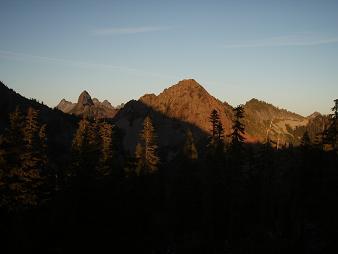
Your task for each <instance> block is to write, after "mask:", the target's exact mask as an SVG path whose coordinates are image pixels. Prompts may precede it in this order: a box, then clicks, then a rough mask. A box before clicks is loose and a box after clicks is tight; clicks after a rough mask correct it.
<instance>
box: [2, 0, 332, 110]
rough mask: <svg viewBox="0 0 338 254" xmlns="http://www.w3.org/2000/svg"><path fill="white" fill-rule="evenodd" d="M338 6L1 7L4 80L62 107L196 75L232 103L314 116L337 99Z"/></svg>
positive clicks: (117, 97)
mask: <svg viewBox="0 0 338 254" xmlns="http://www.w3.org/2000/svg"><path fill="white" fill-rule="evenodd" d="M337 13H338V1H329V0H321V1H320V0H318V1H312V0H307V1H302V0H298V1H287V0H284V1H273V0H270V1H254V0H247V1H241V0H234V1H226V0H224V1H212V0H210V1H198V0H195V1H184V0H180V1H175V0H172V1H161V0H157V1H141V0H138V1H127V0H123V1H100V0H95V1H94V0H92V1H85V0H82V1H66V0H59V1H52V0H50V1H49V0H41V1H33V0H32V1H29V0H22V1H16V0H9V1H3V0H0V15H1V22H0V34H1V39H0V80H2V81H3V82H4V83H5V84H6V85H8V86H9V87H11V88H13V89H15V90H16V91H18V92H19V93H21V94H22V95H24V96H26V97H34V98H37V99H38V100H41V101H44V102H45V103H47V104H48V105H50V106H55V105H56V104H57V103H58V102H59V101H60V100H61V99H62V98H66V99H68V100H72V101H75V100H77V97H78V95H79V94H80V92H81V91H82V90H84V89H86V90H88V91H89V92H90V94H91V95H92V96H93V97H97V98H99V99H100V100H104V99H108V100H109V101H111V102H112V104H113V105H117V104H120V103H121V102H126V101H128V100H130V99H137V98H139V97H140V96H142V95H143V94H144V93H156V94H157V93H159V92H161V91H162V90H163V89H164V88H166V87H168V86H170V85H172V84H175V83H177V82H178V81H179V80H181V79H184V78H194V79H196V80H197V81H198V82H199V83H201V84H202V85H203V86H204V87H205V88H206V89H207V90H208V91H209V92H210V93H211V94H212V95H214V96H215V97H217V98H218V99H220V100H222V101H227V102H228V103H230V104H232V105H237V104H240V103H244V102H245V101H247V100H249V99H251V98H253V97H255V98H258V99H261V100H265V101H267V102H271V103H273V104H275V105H277V106H279V107H283V108H287V109H289V110H291V111H295V112H297V113H300V114H303V115H308V114H310V113H312V112H313V111H315V110H317V111H319V112H322V113H328V112H329V110H330V108H331V106H332V104H333V102H332V101H333V99H336V98H337V97H338V15H337Z"/></svg>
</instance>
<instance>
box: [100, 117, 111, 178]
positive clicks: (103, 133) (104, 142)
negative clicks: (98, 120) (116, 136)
mask: <svg viewBox="0 0 338 254" xmlns="http://www.w3.org/2000/svg"><path fill="white" fill-rule="evenodd" d="M99 135H100V140H101V151H100V159H99V167H98V174H99V175H107V174H110V173H111V170H112V163H113V126H112V125H111V124H109V123H102V124H100V126H99Z"/></svg>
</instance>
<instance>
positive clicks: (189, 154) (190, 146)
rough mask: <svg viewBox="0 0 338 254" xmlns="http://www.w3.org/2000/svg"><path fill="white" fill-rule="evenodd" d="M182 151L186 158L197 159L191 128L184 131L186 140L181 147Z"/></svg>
mask: <svg viewBox="0 0 338 254" xmlns="http://www.w3.org/2000/svg"><path fill="white" fill-rule="evenodd" d="M183 153H184V155H185V157H186V158H188V160H197V159H198V152H197V149H196V146H195V142H194V137H193V134H192V132H191V130H188V131H187V133H186V141H185V144H184V147H183Z"/></svg>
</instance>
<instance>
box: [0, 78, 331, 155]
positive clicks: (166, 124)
mask: <svg viewBox="0 0 338 254" xmlns="http://www.w3.org/2000/svg"><path fill="white" fill-rule="evenodd" d="M0 91H1V94H0V97H1V98H0V99H1V101H0V102H1V103H0V106H1V109H2V112H1V114H0V131H1V129H3V128H4V127H5V126H6V122H8V115H7V114H8V112H10V111H14V109H15V106H16V105H21V106H24V107H25V108H27V107H28V106H29V105H32V106H33V107H36V108H38V109H40V110H41V111H42V113H43V114H42V118H43V119H44V121H45V122H47V123H50V124H53V122H57V124H58V125H61V123H69V122H71V130H72V131H71V132H66V133H68V134H61V133H60V134H59V135H63V136H64V135H68V136H69V135H70V133H72V132H73V130H74V120H72V119H73V118H67V117H66V116H67V115H73V117H76V118H78V117H80V118H81V117H88V118H92V119H109V121H111V122H114V123H115V124H116V125H117V126H118V127H119V128H120V129H122V131H123V132H124V134H125V135H124V141H123V142H124V146H125V148H126V149H127V150H130V151H131V152H132V151H133V149H134V148H135V145H136V143H137V140H138V135H139V132H140V130H141V128H142V122H143V119H144V118H145V116H146V115H151V116H152V118H153V122H154V126H155V128H156V131H157V135H158V141H159V145H160V147H162V148H163V149H171V148H172V149H173V150H175V147H177V146H178V145H181V144H182V143H183V142H184V140H185V133H186V131H187V130H188V129H190V130H191V131H192V132H193V134H194V137H195V139H196V142H197V143H198V142H202V143H203V142H207V136H208V134H209V133H210V123H209V116H210V113H211V111H212V110H213V109H216V110H217V111H218V112H219V115H220V120H221V122H222V124H223V127H224V130H225V139H226V140H228V139H229V137H228V135H229V134H230V133H231V130H232V129H231V128H232V120H233V107H232V106H231V105H229V104H228V103H227V102H222V101H221V100H219V99H216V98H215V97H213V96H212V95H210V94H209V93H208V92H207V91H206V90H205V89H204V88H203V87H202V86H201V85H200V84H199V83H197V82H196V81H195V80H193V79H187V80H182V81H180V82H178V83H177V84H175V85H173V86H170V87H169V88H167V89H164V91H163V92H162V93H160V94H158V95H155V94H145V95H143V96H142V97H140V98H139V99H138V100H131V101H129V102H127V103H126V104H125V105H123V106H122V107H121V106H119V107H113V106H112V105H111V104H110V103H109V102H108V101H107V100H104V101H103V102H100V101H99V100H98V99H95V98H94V99H92V98H91V96H90V95H89V93H88V92H87V91H83V92H82V93H81V94H80V96H79V99H78V101H77V102H76V103H73V102H69V101H67V100H65V99H62V100H61V101H60V103H59V104H58V105H57V107H56V108H57V109H58V110H57V111H55V110H52V109H49V108H48V107H47V106H45V105H42V104H40V103H38V102H37V101H35V100H28V99H26V98H24V97H22V96H21V95H19V94H17V93H15V92H14V91H12V90H11V89H9V88H7V87H6V86H5V85H4V84H2V83H1V84H0ZM244 109H245V119H244V124H245V127H246V141H247V142H265V141H266V140H267V139H269V140H271V141H272V142H273V143H275V144H276V146H282V145H288V144H290V143H292V144H294V145H297V144H299V142H300V139H301V137H302V135H303V133H304V132H305V130H307V128H308V129H310V130H312V131H313V132H314V133H315V132H320V131H322V130H323V129H324V127H325V124H326V123H327V121H326V117H325V116H322V115H321V114H320V113H318V112H315V113H313V114H311V115H310V116H308V117H304V116H301V115H299V114H296V113H293V112H290V111H287V110H285V109H280V108H278V107H276V106H274V105H272V104H269V103H266V102H263V101H260V100H257V99H251V100H250V101H248V102H246V103H245V104H244ZM60 111H62V112H63V114H60V113H61V112H60ZM58 112H60V113H58ZM64 113H66V114H64ZM69 117H71V116H69ZM52 119H54V120H52ZM55 119H59V120H58V121H56V120H55ZM64 119H66V120H64ZM67 119H68V120H67ZM54 125H55V124H54ZM64 128H65V127H60V129H64ZM53 129H54V127H53ZM55 131H56V132H58V133H59V131H58V130H55ZM312 136H313V137H314V134H313V135H312ZM56 142H57V140H56Z"/></svg>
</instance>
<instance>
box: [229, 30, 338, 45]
mask: <svg viewBox="0 0 338 254" xmlns="http://www.w3.org/2000/svg"><path fill="white" fill-rule="evenodd" d="M333 43H338V36H330V37H329V36H319V35H316V34H313V33H295V34H290V35H286V36H277V37H270V38H265V39H261V40H251V41H246V42H237V43H228V44H225V45H224V47H225V48H261V47H285V46H317V45H324V44H333Z"/></svg>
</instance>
